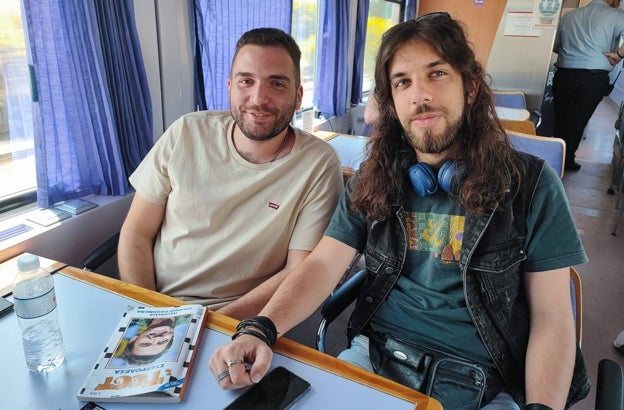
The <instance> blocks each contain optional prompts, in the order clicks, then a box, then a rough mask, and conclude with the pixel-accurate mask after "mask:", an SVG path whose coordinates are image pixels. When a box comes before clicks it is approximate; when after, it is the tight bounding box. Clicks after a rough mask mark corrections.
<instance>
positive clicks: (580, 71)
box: [553, 0, 624, 171]
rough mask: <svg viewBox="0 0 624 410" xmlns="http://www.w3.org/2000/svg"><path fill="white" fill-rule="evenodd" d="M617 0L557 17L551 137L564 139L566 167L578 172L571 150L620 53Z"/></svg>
mask: <svg viewBox="0 0 624 410" xmlns="http://www.w3.org/2000/svg"><path fill="white" fill-rule="evenodd" d="M619 6H620V0H593V1H592V2H591V3H589V4H588V5H586V6H585V7H581V8H578V9H575V10H572V11H570V12H569V13H567V14H565V15H564V16H563V17H561V21H560V22H559V26H558V27H557V34H556V37H555V45H554V49H553V50H554V52H555V53H557V54H558V55H557V62H556V63H555V66H556V70H555V77H554V79H553V98H554V106H555V107H554V109H555V118H554V135H555V137H558V138H562V139H563V140H565V142H566V161H565V168H566V169H567V170H570V171H578V170H579V169H581V165H580V164H579V163H578V162H576V159H575V154H576V150H577V149H578V146H579V144H580V142H581V138H582V137H583V130H584V129H585V126H586V125H587V123H588V122H589V119H590V118H591V116H592V114H593V113H594V111H595V110H596V107H597V106H598V104H599V103H600V101H602V97H604V96H605V95H606V94H608V91H609V71H611V69H612V68H613V66H614V65H616V64H617V63H618V62H619V61H620V60H621V59H622V56H624V46H623V47H620V48H618V47H619V39H620V35H622V34H623V33H624V11H622V10H619V9H618V7H619Z"/></svg>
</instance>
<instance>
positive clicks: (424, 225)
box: [325, 167, 587, 366]
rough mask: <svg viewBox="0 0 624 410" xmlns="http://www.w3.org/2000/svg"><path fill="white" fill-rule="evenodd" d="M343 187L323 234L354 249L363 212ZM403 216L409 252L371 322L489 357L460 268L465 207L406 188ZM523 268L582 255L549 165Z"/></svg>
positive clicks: (531, 215)
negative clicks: (349, 205)
mask: <svg viewBox="0 0 624 410" xmlns="http://www.w3.org/2000/svg"><path fill="white" fill-rule="evenodd" d="M346 203H347V198H346V196H345V194H343V197H342V198H341V201H340V203H339V205H338V208H337V209H336V212H335V213H334V216H333V217H332V220H331V222H330V224H329V227H328V228H327V230H326V232H325V234H326V235H327V236H330V237H332V238H335V239H337V240H339V241H341V242H343V243H346V244H347V245H349V246H352V247H354V248H356V249H359V250H363V246H364V244H365V242H366V222H365V220H364V218H363V217H362V216H361V215H359V214H355V213H352V212H350V211H349V210H348V209H347V207H346ZM404 207H405V218H406V221H405V224H406V228H407V236H408V255H407V258H406V261H405V266H404V270H403V272H402V275H401V277H400V278H399V279H398V281H397V283H396V285H395V286H394V288H393V290H392V291H391V292H390V294H389V296H388V298H387V299H386V300H385V301H384V303H383V304H382V306H381V307H380V309H379V310H378V311H377V313H376V314H375V316H374V318H373V320H372V322H371V325H372V327H373V329H374V330H376V331H379V332H382V333H390V334H393V335H395V336H397V337H400V338H403V339H406V340H410V341H412V342H414V343H417V344H422V345H425V346H430V347H432V348H438V349H441V350H446V351H449V352H453V353H454V354H456V355H458V356H462V357H465V358H468V359H470V360H473V361H476V362H479V363H481V364H483V365H485V366H490V365H492V361H491V359H490V357H489V354H488V352H487V350H486V349H485V345H484V344H483V343H482V341H481V339H480V338H479V335H478V333H477V330H476V328H475V326H474V324H473V322H472V319H471V317H470V314H469V313H468V310H467V308H466V302H465V299H464V294H463V286H462V281H461V276H460V271H459V264H458V261H459V254H460V250H461V246H462V239H463V231H464V220H465V216H464V215H465V211H464V209H463V207H461V206H460V205H459V204H458V203H456V202H454V201H451V200H449V196H448V194H446V193H445V192H443V191H438V192H436V193H435V194H433V195H431V196H428V197H424V198H422V197H419V196H418V195H417V194H416V193H415V192H409V193H408V196H407V198H406V203H405V205H404ZM526 249H527V259H526V261H525V262H524V265H523V267H524V270H525V271H529V272H541V271H546V270H551V269H557V268H562V267H567V266H572V265H576V264H579V263H583V262H585V261H586V260H587V258H586V256H585V251H584V250H583V247H582V245H581V242H580V240H579V237H578V234H577V231H576V227H575V225H574V221H573V220H572V217H571V214H570V209H569V205H568V202H567V198H566V195H565V192H564V190H563V186H562V184H561V181H560V179H559V177H558V176H557V174H556V173H555V172H554V170H553V169H552V168H550V167H546V168H545V170H544V172H543V173H542V175H541V177H540V179H539V181H538V185H537V188H536V193H535V197H534V198H533V202H532V206H531V209H530V210H529V212H528V214H527V243H526Z"/></svg>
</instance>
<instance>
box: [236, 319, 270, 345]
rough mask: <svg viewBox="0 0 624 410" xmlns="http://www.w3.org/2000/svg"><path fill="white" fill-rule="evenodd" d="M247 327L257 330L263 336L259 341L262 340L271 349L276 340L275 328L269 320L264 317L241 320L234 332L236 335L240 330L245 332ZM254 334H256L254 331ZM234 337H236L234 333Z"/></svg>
mask: <svg viewBox="0 0 624 410" xmlns="http://www.w3.org/2000/svg"><path fill="white" fill-rule="evenodd" d="M247 327H255V328H257V329H258V330H259V331H260V332H262V334H263V336H264V338H262V337H260V339H263V340H264V341H265V342H266V344H267V345H269V347H273V345H274V344H275V341H276V340H277V328H276V327H275V324H274V323H273V321H272V320H271V319H269V318H268V317H266V316H255V317H252V318H251V319H244V320H241V321H240V322H239V323H238V325H237V326H236V331H237V333H238V332H240V331H242V330H247V329H246V328H247ZM254 333H258V332H256V331H254ZM249 334H251V333H249ZM234 335H236V333H235V334H234ZM254 336H256V335H254ZM232 339H234V338H232Z"/></svg>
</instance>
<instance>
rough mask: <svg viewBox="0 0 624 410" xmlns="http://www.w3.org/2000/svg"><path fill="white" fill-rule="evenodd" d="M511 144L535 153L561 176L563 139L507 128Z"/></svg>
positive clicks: (563, 159)
mask: <svg viewBox="0 0 624 410" xmlns="http://www.w3.org/2000/svg"><path fill="white" fill-rule="evenodd" d="M507 135H508V136H509V140H510V141H511V145H512V146H513V147H514V148H515V149H517V150H518V151H522V152H526V153H528V154H532V155H535V156H536V157H539V158H541V159H543V160H544V161H546V162H547V163H548V165H550V166H551V167H553V168H554V169H555V171H556V172H557V174H558V175H559V177H563V169H564V166H565V150H566V145H565V141H564V140H562V139H561V138H554V137H542V136H539V135H529V134H523V133H520V132H515V131H509V130H507Z"/></svg>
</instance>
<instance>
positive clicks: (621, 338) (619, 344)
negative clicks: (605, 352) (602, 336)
mask: <svg viewBox="0 0 624 410" xmlns="http://www.w3.org/2000/svg"><path fill="white" fill-rule="evenodd" d="M613 347H615V348H616V349H617V351H618V352H620V353H622V354H624V332H622V333H620V334H619V335H618V337H616V338H615V341H613Z"/></svg>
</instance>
